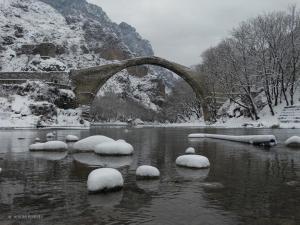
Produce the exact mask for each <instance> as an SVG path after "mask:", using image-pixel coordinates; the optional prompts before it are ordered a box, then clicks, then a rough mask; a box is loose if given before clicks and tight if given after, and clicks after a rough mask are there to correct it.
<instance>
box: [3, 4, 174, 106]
mask: <svg viewBox="0 0 300 225" xmlns="http://www.w3.org/2000/svg"><path fill="white" fill-rule="evenodd" d="M146 55H153V49H152V47H151V45H150V43H149V42H148V41H147V40H144V39H143V38H142V37H141V36H140V35H139V34H138V33H137V32H136V30H135V29H134V28H133V27H131V26H130V25H128V24H126V23H121V24H116V23H113V22H112V21H111V20H110V19H109V18H108V16H107V15H106V14H105V12H104V11H103V10H102V9H101V8H100V7H98V6H95V5H92V4H89V3H87V2H86V1H85V0H26V1H24V0H9V1H8V0H0V71H68V70H70V69H71V68H83V67H90V66H96V65H103V64H107V63H109V62H111V61H116V60H122V59H127V58H132V57H136V56H146ZM174 79H175V78H174V76H173V74H172V73H170V72H168V71H166V70H161V69H160V68H156V67H148V66H141V67H137V68H132V69H128V70H124V71H121V72H120V73H118V74H117V75H116V76H115V77H114V78H113V79H110V80H109V81H108V82H107V83H106V84H105V85H104V86H103V88H102V89H101V90H100V93H99V95H100V96H101V95H106V94H107V93H109V92H115V93H118V94H120V95H122V96H127V97H128V98H131V99H133V100H134V101H136V102H138V103H139V104H141V105H142V106H143V107H145V108H149V109H152V110H154V111H159V110H160V106H159V104H157V102H161V100H162V99H164V97H165V92H166V90H167V89H169V88H171V87H172V80H174ZM162 86H164V88H161V87H162ZM157 87H160V88H157Z"/></svg>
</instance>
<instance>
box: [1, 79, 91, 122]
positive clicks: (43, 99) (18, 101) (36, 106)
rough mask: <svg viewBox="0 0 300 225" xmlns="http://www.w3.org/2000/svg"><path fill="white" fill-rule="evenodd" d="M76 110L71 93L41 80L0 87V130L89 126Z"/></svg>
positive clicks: (73, 96)
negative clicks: (7, 128)
mask: <svg viewBox="0 0 300 225" xmlns="http://www.w3.org/2000/svg"><path fill="white" fill-rule="evenodd" d="M75 107H76V105H75V95H74V93H73V91H71V90H67V89H58V88H57V87H52V86H49V85H48V84H45V83H43V82H40V81H28V82H26V83H24V84H2V85H0V127H38V126H41V127H42V126H67V127H74V126H75V127H84V126H86V127H87V126H89V123H87V122H86V121H84V120H83V119H82V118H81V111H80V110H79V109H75Z"/></svg>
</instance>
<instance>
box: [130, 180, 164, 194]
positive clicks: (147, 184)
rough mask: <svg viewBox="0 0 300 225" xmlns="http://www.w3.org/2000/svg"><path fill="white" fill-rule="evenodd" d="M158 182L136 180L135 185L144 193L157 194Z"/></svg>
mask: <svg viewBox="0 0 300 225" xmlns="http://www.w3.org/2000/svg"><path fill="white" fill-rule="evenodd" d="M159 184H160V180H137V181H136V185H137V187H138V188H140V189H143V190H144V191H150V192H157V191H158V190H159Z"/></svg>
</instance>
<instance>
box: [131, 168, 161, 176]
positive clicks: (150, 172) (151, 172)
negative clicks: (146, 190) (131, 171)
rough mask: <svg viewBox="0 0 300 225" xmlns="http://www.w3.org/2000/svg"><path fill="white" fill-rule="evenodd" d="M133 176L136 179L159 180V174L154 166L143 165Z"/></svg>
mask: <svg viewBox="0 0 300 225" xmlns="http://www.w3.org/2000/svg"><path fill="white" fill-rule="evenodd" d="M135 175H136V176H137V177H138V178H147V179H156V178H159V176H160V172H159V170H158V169H157V168H156V167H154V166H147V165H143V166H139V167H138V168H137V169H136V172H135Z"/></svg>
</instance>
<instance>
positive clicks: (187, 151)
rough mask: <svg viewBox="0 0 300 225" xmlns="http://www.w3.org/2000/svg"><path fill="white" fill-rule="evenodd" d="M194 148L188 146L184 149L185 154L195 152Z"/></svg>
mask: <svg viewBox="0 0 300 225" xmlns="http://www.w3.org/2000/svg"><path fill="white" fill-rule="evenodd" d="M195 153H196V150H195V148H193V147H189V148H187V149H186V150H185V154H195Z"/></svg>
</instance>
